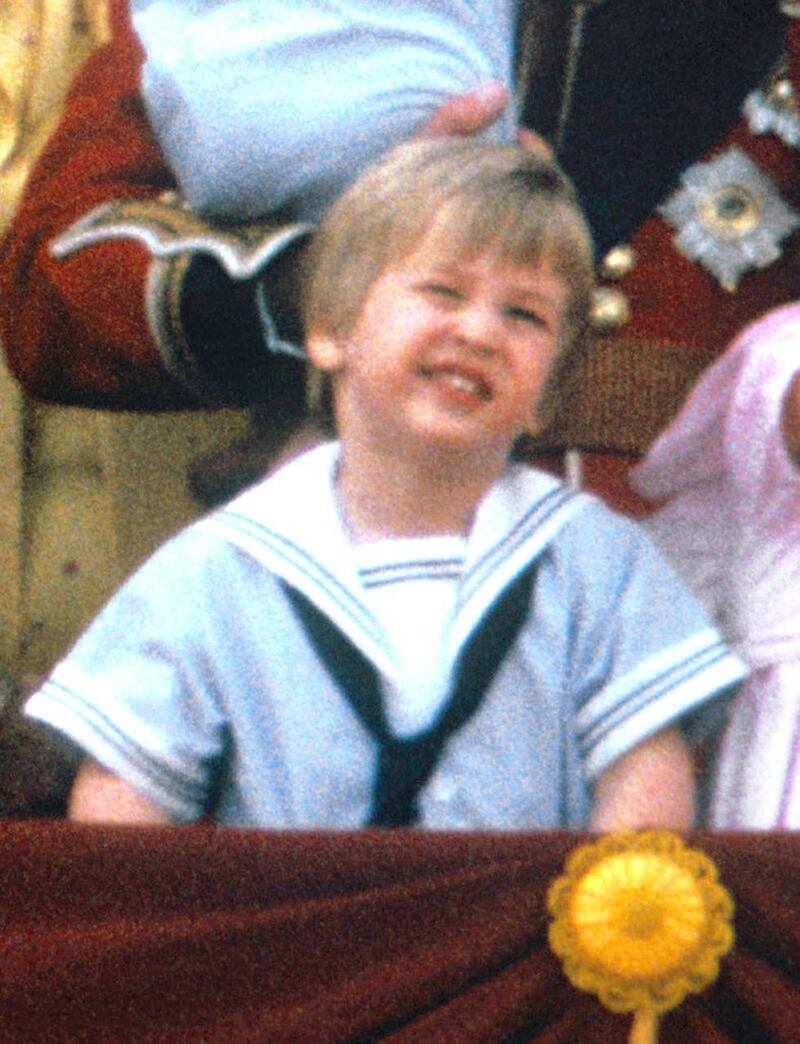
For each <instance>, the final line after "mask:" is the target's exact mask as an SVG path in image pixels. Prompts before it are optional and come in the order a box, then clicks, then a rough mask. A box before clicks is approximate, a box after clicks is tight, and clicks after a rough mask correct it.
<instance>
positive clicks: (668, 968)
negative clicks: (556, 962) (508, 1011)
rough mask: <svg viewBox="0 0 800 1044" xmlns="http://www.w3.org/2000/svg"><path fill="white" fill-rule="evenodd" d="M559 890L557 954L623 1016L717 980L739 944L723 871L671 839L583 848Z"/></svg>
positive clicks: (649, 837)
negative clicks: (722, 963) (735, 940)
mask: <svg viewBox="0 0 800 1044" xmlns="http://www.w3.org/2000/svg"><path fill="white" fill-rule="evenodd" d="M565 870H566V873H565V874H564V876H563V877H559V878H558V879H557V880H556V881H554V882H553V884H552V885H551V886H550V889H549V891H548V895H547V905H548V909H549V911H550V913H551V914H552V915H553V918H554V920H553V922H552V923H551V925H550V946H551V947H552V949H553V951H554V952H555V953H556V954H557V955H558V956H559V957H560V958H561V960H562V961H563V965H564V972H565V974H566V975H567V977H568V978H569V980H570V981H571V982H572V983H573V984H574V985H575V986H577V987H578V988H579V989H582V990H587V991H589V992H590V993H596V994H597V996H598V997H599V998H600V1000H601V1001H602V1003H603V1004H604V1005H605V1006H606V1007H608V1008H610V1009H611V1010H612V1011H616V1012H628V1011H637V1012H639V1013H642V1012H644V1013H649V1016H650V1017H652V1018H653V1019H655V1016H656V1015H657V1014H660V1013H662V1012H665V1011H668V1010H669V1009H670V1008H674V1007H675V1006H676V1005H677V1004H680V1002H681V1001H682V1000H683V998H684V997H685V996H686V994H687V993H690V992H693V993H698V992H700V991H701V990H703V989H705V988H706V987H707V986H708V985H709V984H710V983H712V982H713V981H714V979H715V978H716V977H717V974H718V972H719V960H720V958H721V957H722V956H723V955H724V954H725V953H727V952H728V950H729V949H730V948H731V946H732V945H733V928H732V927H731V917H732V915H733V900H732V899H731V896H730V894H729V893H728V891H727V890H726V889H725V888H724V887H723V886H722V885H721V884H720V883H719V880H718V874H717V868H716V866H715V865H714V863H713V862H712V860H711V859H709V858H708V856H706V855H704V854H703V853H702V852H697V851H695V850H693V849H689V848H686V846H685V845H684V843H683V841H682V840H681V839H680V838H679V837H678V836H677V835H675V834H672V833H670V832H668V831H658V830H650V831H642V832H640V833H617V834H609V835H608V836H606V837H604V838H602V839H601V840H600V841H598V842H597V843H595V844H590V845H582V846H581V847H580V848H577V849H576V850H575V851H574V852H572V854H571V855H570V857H569V858H568V860H567V864H566V867H565Z"/></svg>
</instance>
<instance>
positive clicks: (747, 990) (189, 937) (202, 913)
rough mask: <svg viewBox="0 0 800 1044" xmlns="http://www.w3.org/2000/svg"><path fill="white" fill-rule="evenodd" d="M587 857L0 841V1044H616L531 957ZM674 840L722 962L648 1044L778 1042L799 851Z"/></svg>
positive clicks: (246, 840) (546, 965) (51, 838)
mask: <svg viewBox="0 0 800 1044" xmlns="http://www.w3.org/2000/svg"><path fill="white" fill-rule="evenodd" d="M584 840H586V839H585V838H582V837H581V836H579V835H574V834H567V833H552V834H538V835H530V834H528V835H525V834H513V835H512V834H500V835H491V834H486V835H480V834H471V835H458V834H455V835H454V834H451V835H441V834H435V833H422V832H414V831H397V832H387V833H382V834H378V833H372V832H364V833H358V834H318V833H310V834H281V833H255V832H249V831H235V830H218V829H217V830H215V829H211V828H204V827H196V828H163V829H159V828H154V829H149V828H148V829H142V828H136V827H134V828H116V829H112V828H106V827H87V826H79V825H76V824H70V823H64V822H52V823H50V822H44V823H43V822H41V821H40V822H36V823H34V822H30V823H23V822H18V823H14V822H7V823H4V824H0V918H2V921H1V923H2V931H1V932H0V1039H2V1040H3V1041H25V1042H26V1044H29V1042H32V1041H36V1042H39V1041H47V1042H50V1041H64V1042H67V1041H69V1042H71V1044H72V1042H79V1041H93V1042H95V1041H114V1042H121V1041H136V1042H137V1044H138V1042H149V1041H174V1042H181V1044H184V1042H194V1041H198V1042H203V1044H213V1042H222V1041H224V1042H226V1044H229V1042H240V1041H269V1042H287V1044H288V1042H291V1044H301V1042H309V1044H311V1042H313V1044H324V1042H338V1041H354V1042H355V1041H359V1042H366V1041H373V1040H383V1039H388V1040H392V1041H397V1042H403V1044H408V1042H412V1041H414V1042H416V1041H419V1042H426V1044H427V1042H453V1044H470V1042H476V1044H477V1042H481V1044H483V1042H493V1041H498V1042H499V1041H504V1042H512V1041H513V1042H518V1041H528V1040H531V1041H537V1042H541V1044H545V1042H547V1044H555V1042H560V1041H564V1042H566V1041H570V1042H581V1044H593V1042H601V1041H602V1042H603V1044H615V1042H623V1041H625V1040H626V1039H627V1033H628V1030H629V1025H630V1020H629V1018H627V1017H625V1016H618V1015H612V1014H611V1013H609V1012H606V1011H605V1010H604V1009H603V1008H601V1006H600V1005H599V1003H598V1002H597V1001H596V1000H595V999H594V998H593V997H591V996H589V995H585V994H582V993H580V992H578V991H577V990H575V989H574V988H573V987H572V986H571V985H570V984H569V983H568V982H567V981H566V980H565V978H564V977H563V974H562V972H561V969H560V965H559V963H558V961H557V960H556V958H555V957H554V956H553V955H552V954H551V952H550V950H549V948H548V946H547V935H546V933H547V924H548V916H547V913H546V910H545V904H544V896H545V893H546V890H547V886H548V884H549V882H550V881H551V880H552V879H553V878H554V877H556V876H558V875H559V874H560V873H561V872H562V868H563V863H564V859H565V856H566V855H567V853H568V852H569V851H570V850H571V849H572V848H573V847H574V846H575V845H577V844H579V843H581V842H582V841H584ZM691 843H692V844H694V845H695V846H697V847H701V848H702V849H703V850H704V851H706V852H707V853H708V854H709V855H710V856H711V857H712V858H713V859H714V860H715V861H716V862H717V864H718V866H719V868H720V872H721V875H722V879H723V881H724V882H725V883H726V885H727V886H728V887H729V889H730V890H731V891H732V892H733V894H734V897H735V900H736V905H737V913H736V932H737V944H736V949H735V952H734V953H733V954H732V955H731V956H730V957H728V958H727V959H726V960H725V962H724V965H723V971H722V974H721V976H720V979H719V980H718V982H717V983H716V984H715V985H714V986H712V987H711V988H710V989H709V990H707V991H706V992H705V993H703V994H701V995H699V996H697V997H692V998H690V999H688V1000H687V1001H685V1002H684V1004H683V1005H681V1007H680V1008H678V1009H676V1010H675V1011H673V1012H672V1013H670V1014H669V1015H667V1016H666V1017H665V1019H664V1021H663V1023H662V1028H661V1034H660V1040H661V1042H662V1044H677V1042H681V1044H688V1042H713V1044H723V1042H726V1041H736V1042H741V1044H767V1042H772V1044H796V1042H798V1041H800V834H795V835H788V834H761V835H755V834H743V835H739V836H734V835H710V834H704V835H697V836H696V837H694V838H692V839H691Z"/></svg>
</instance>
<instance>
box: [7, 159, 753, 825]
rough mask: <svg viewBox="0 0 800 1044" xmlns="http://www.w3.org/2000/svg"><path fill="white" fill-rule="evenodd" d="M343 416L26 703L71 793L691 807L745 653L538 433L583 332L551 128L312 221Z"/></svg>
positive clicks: (245, 804)
mask: <svg viewBox="0 0 800 1044" xmlns="http://www.w3.org/2000/svg"><path fill="white" fill-rule="evenodd" d="M309 272H310V275H309V280H308V285H307V297H306V304H305V315H306V323H307V345H308V351H309V355H310V358H311V359H312V361H313V362H314V363H315V364H316V366H317V367H319V369H320V370H321V371H323V373H326V374H329V375H330V377H331V379H332V385H333V396H334V409H335V418H336V424H337V428H338V434H339V441H338V442H335V443H327V444H325V445H322V446H319V447H317V448H316V449H314V450H311V451H310V452H308V453H306V454H305V455H303V456H302V457H299V458H297V459H295V460H294V461H292V462H291V463H289V464H287V465H286V466H285V467H283V468H282V469H281V470H280V471H278V472H276V473H275V474H273V475H271V476H269V477H267V478H266V479H265V480H264V481H263V482H262V483H261V484H259V485H257V486H255V487H253V488H252V489H251V490H249V491H247V492H246V493H244V494H242V495H240V496H239V497H238V498H237V499H235V500H234V501H233V502H231V503H230V504H229V505H228V506H227V507H226V508H224V509H221V510H219V511H217V512H215V513H213V514H211V515H209V516H207V517H205V518H204V519H202V520H200V521H199V522H197V523H196V524H194V525H193V526H191V527H190V528H189V529H188V530H187V531H185V532H184V533H183V534H181V535H179V536H178V537H176V538H175V539H173V540H172V541H171V542H170V543H168V544H167V545H166V546H165V547H164V548H163V549H162V550H161V551H160V552H159V553H157V554H156V555H155V556H154V558H153V559H152V560H151V561H150V562H149V563H147V564H146V565H145V566H144V567H143V568H142V569H141V570H140V571H139V573H138V574H136V575H135V576H134V577H133V578H132V579H131V580H129V581H128V582H127V583H126V584H125V585H124V587H123V588H122V589H121V590H120V592H119V593H118V594H117V595H116V596H115V597H114V598H113V599H112V601H111V602H110V604H109V605H108V607H107V608H106V609H105V610H104V612H103V613H101V615H100V616H99V618H98V619H97V620H96V622H95V623H94V625H93V626H92V627H91V628H90V629H89V631H88V632H87V633H86V634H85V635H84V637H83V638H82V639H81V640H80V641H79V642H78V644H77V645H76V647H75V648H74V650H73V651H72V652H71V653H70V654H69V655H68V656H67V658H66V659H65V660H64V661H63V662H62V663H60V664H59V665H58V666H57V667H56V668H55V671H54V672H53V674H52V676H51V677H50V679H49V680H48V681H47V682H46V683H45V684H44V686H43V688H42V689H41V690H40V691H39V693H38V694H35V695H34V696H33V697H32V698H31V700H30V701H29V703H28V705H27V711H28V713H29V714H30V715H32V716H33V717H35V718H38V719H40V720H42V721H44V722H47V723H49V724H50V725H51V726H54V727H55V728H56V729H59V730H61V731H62V732H64V733H66V734H67V735H68V736H70V737H71V738H72V740H73V741H74V742H76V743H77V744H79V745H80V746H81V747H82V748H83V749H84V750H85V751H86V754H87V760H86V762H85V763H84V766H83V768H82V769H81V771H80V772H79V775H78V778H77V780H76V784H75V788H74V791H73V795H72V802H71V812H72V815H73V816H75V817H76V818H80V819H95V820H98V819H101V820H106V821H137V822H161V821H164V820H171V821H187V820H193V819H196V818H197V817H199V816H201V815H203V814H207V813H209V812H212V813H213V815H214V816H215V817H216V818H217V819H218V820H219V821H220V822H223V823H228V824H239V825H249V826H264V827H280V828H303V827H309V828H310V827H316V828H321V827H325V828H357V827H360V826H365V825H372V826H395V825H405V824H418V825H421V826H425V827H429V828H439V829H446V828H473V829H478V828H486V829H489V828H493V829H503V828H505V829H511V828H519V829H537V828H554V827H572V828H578V827H584V826H587V825H590V826H591V827H592V828H594V829H598V830H600V829H612V828H616V827H626V826H627V827H636V826H641V825H644V824H653V825H664V826H673V827H676V828H680V827H686V826H688V825H690V823H691V820H692V800H693V796H692V786H693V784H692V771H691V762H690V757H689V753H688V750H687V746H686V743H685V741H684V739H683V737H682V735H681V731H680V728H679V726H678V721H679V719H681V718H682V717H683V716H685V715H688V714H690V713H692V712H694V711H696V710H698V709H699V708H701V707H703V706H704V705H705V704H706V703H707V702H708V701H710V700H711V698H712V697H713V696H715V695H717V694H719V693H720V692H722V691H724V690H726V689H727V688H729V687H730V686H732V685H734V684H735V683H737V682H738V681H739V680H740V679H741V677H742V674H743V667H742V665H741V663H740V661H739V660H738V659H737V658H736V657H735V656H734V655H733V654H731V653H730V652H729V651H728V650H727V649H726V647H725V646H724V644H723V643H722V641H721V639H720V637H719V635H718V634H717V632H716V631H714V630H713V628H712V627H710V625H709V624H708V623H707V621H706V618H705V617H704V615H703V613H702V612H701V611H700V609H699V608H698V607H697V605H696V603H695V602H694V600H693V599H692V597H691V596H690V595H689V594H688V592H686V591H685V590H684V588H683V587H682V586H681V584H680V583H679V582H677V581H676V579H675V577H674V575H673V574H672V572H671V571H670V570H669V569H668V568H667V567H666V566H665V565H664V564H663V562H662V561H661V559H660V558H659V557H658V556H657V555H656V554H655V553H654V551H653V550H652V548H651V545H650V543H649V541H648V540H647V538H646V537H645V536H644V535H643V534H642V533H641V531H640V529H639V528H638V527H637V526H636V525H635V524H634V523H632V522H630V521H629V520H626V519H623V518H621V517H617V516H616V515H613V514H612V513H610V512H609V511H608V510H607V509H605V508H604V507H603V506H602V505H601V504H600V503H599V502H597V501H595V500H594V499H593V498H591V497H589V496H587V495H584V494H580V493H578V492H576V491H574V490H573V489H571V488H568V487H566V486H564V485H563V484H562V483H560V482H559V481H557V480H556V479H554V478H551V477H550V476H548V475H546V474H544V473H541V472H539V471H537V470H534V469H533V468H530V467H528V466H525V465H522V464H513V463H510V462H509V457H510V453H511V449H512V447H513V445H514V442H515V440H516V439H517V437H518V436H519V435H520V434H521V433H523V432H525V431H526V430H528V429H532V428H535V427H536V425H537V424H539V423H541V422H542V421H544V420H545V419H546V417H547V416H548V414H549V412H550V411H551V410H552V409H554V408H556V393H557V389H558V385H559V382H560V379H561V375H562V374H563V372H564V371H565V370H566V369H568V368H569V367H570V366H571V365H572V362H573V360H574V357H575V354H576V353H577V352H578V351H580V345H581V333H582V330H583V327H584V324H585V321H586V311H587V303H588V299H589V294H590V290H591V286H592V263H591V245H590V242H589V237H588V235H587V232H586V228H585V225H584V222H583V220H582V218H581V216H580V213H579V210H578V208H577V206H576V203H575V199H574V194H573V192H572V190H571V188H570V187H569V185H568V183H567V182H566V181H565V179H564V178H563V176H562V175H561V173H560V172H559V171H558V170H557V169H556V168H555V167H554V166H553V165H552V164H551V163H549V162H548V161H547V160H544V159H542V158H541V157H537V156H536V155H534V154H532V153H531V152H530V151H526V150H524V149H521V148H519V147H518V146H489V145H482V144H479V143H477V142H474V141H471V140H460V141H444V140H442V141H428V142H418V143H415V144H411V145H405V146H401V147H400V148H399V149H398V150H396V151H394V152H393V153H392V154H391V155H390V156H389V157H388V158H387V159H386V160H385V161H384V162H382V163H381V164H379V165H378V166H377V167H375V168H374V169H372V170H371V171H369V172H367V173H366V174H365V175H363V176H362V177H361V178H360V179H359V180H358V181H357V182H356V183H355V184H354V186H353V187H351V189H350V190H348V192H347V193H345V195H344V196H343V198H342V199H341V200H340V201H339V202H337V204H335V205H334V207H333V208H332V209H331V211H330V213H329V215H328V216H327V217H326V219H325V220H324V222H323V223H322V226H321V228H320V231H319V232H318V234H317V235H316V236H315V238H314V241H313V245H312V255H311V260H310V268H309Z"/></svg>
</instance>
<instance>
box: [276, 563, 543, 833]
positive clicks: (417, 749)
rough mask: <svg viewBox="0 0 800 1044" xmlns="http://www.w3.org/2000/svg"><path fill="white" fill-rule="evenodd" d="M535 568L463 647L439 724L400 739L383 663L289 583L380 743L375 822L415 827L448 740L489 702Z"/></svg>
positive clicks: (314, 636) (306, 622) (317, 644)
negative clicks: (389, 716) (390, 715)
mask: <svg viewBox="0 0 800 1044" xmlns="http://www.w3.org/2000/svg"><path fill="white" fill-rule="evenodd" d="M534 572H535V567H534V566H529V567H528V568H527V569H525V570H523V572H522V573H521V574H520V575H519V576H518V577H516V578H515V579H514V580H513V581H512V583H510V584H509V585H508V587H507V588H506V589H505V591H504V592H503V593H502V595H501V596H500V597H499V598H498V600H497V601H496V602H495V604H494V605H493V606H492V608H491V609H490V610H489V612H488V613H487V614H486V616H485V617H484V618H483V620H482V621H481V623H480V624H479V625H478V627H477V628H476V630H475V631H474V633H473V634H472V636H471V637H470V639H469V641H468V642H467V644H466V646H465V647H464V648H463V649H462V651H461V653H460V655H459V658H458V662H457V665H456V669H455V672H454V678H455V682H454V685H453V689H452V692H451V694H450V696H449V698H448V700H447V702H446V703H445V705H444V707H443V708H442V710H441V711H440V713H439V714H438V716H437V717H436V719H435V721H434V722H433V724H432V725H430V726H429V727H428V728H427V729H425V730H424V731H423V732H420V733H417V734H416V735H414V736H410V737H407V738H400V737H398V736H395V735H394V734H393V733H392V731H391V729H390V727H389V724H388V722H387V720H386V711H385V709H384V706H383V698H382V696H381V689H380V679H379V677H378V672H377V670H376V669H375V667H374V666H373V665H372V664H371V663H370V662H369V660H368V659H367V658H366V657H365V656H364V655H363V653H361V652H360V651H359V650H358V649H357V648H356V647H355V646H354V645H353V644H352V642H350V640H349V639H348V638H346V637H345V636H344V635H343V634H342V632H341V631H340V630H339V628H338V627H336V625H335V624H333V623H331V621H330V620H329V619H328V618H327V616H325V614H324V613H322V612H321V611H320V610H319V609H318V608H317V607H316V606H315V605H314V604H313V602H311V601H309V599H308V598H306V597H305V595H303V594H301V593H300V592H299V591H297V590H296V589H295V588H293V587H290V586H289V585H288V584H286V583H284V588H285V590H286V593H287V594H288V596H289V599H290V601H291V603H292V606H293V607H294V609H295V611H296V612H297V614H298V616H299V617H300V620H301V621H302V623H303V626H304V627H305V630H306V632H307V634H308V637H309V638H310V640H311V643H312V645H313V646H314V648H315V650H316V652H317V655H318V656H319V658H320V659H321V660H322V662H323V663H324V664H325V666H326V668H327V670H328V671H329V673H330V674H331V676H332V677H333V679H334V681H335V682H336V685H337V686H338V688H339V689H340V691H341V692H342V694H343V695H344V696H345V698H346V699H347V701H348V702H349V703H350V705H351V706H352V708H353V710H354V711H355V713H356V714H357V715H358V718H359V720H360V721H361V723H362V724H363V725H364V727H365V728H366V729H367V731H368V732H369V733H370V735H371V736H372V737H373V738H374V740H375V741H376V742H377V744H378V747H379V755H378V771H377V775H376V778H375V784H374V787H373V794H372V810H371V812H370V816H369V820H368V822H367V826H372V827H397V826H413V825H414V824H415V823H416V822H417V821H418V819H419V808H418V807H417V797H418V795H419V792H420V791H421V789H422V787H423V786H424V785H425V783H426V781H427V780H428V778H429V776H430V775H431V773H432V772H433V769H434V768H435V767H436V763H437V762H438V760H439V757H440V756H441V753H442V750H443V748H444V745H445V743H446V742H447V740H448V738H449V737H450V736H451V735H452V734H453V733H454V732H456V731H457V730H458V729H460V728H461V727H462V726H463V725H464V724H465V723H466V722H467V721H469V719H470V718H471V717H472V715H473V714H474V713H475V711H476V710H477V709H478V707H479V706H480V704H481V701H482V699H483V696H484V694H485V693H486V690H487V689H488V687H489V685H490V683H491V681H492V679H493V678H494V676H495V675H496V673H497V670H498V668H499V667H500V664H501V663H502V661H503V659H504V657H505V655H506V653H507V652H508V650H509V649H510V648H511V645H512V644H513V642H514V640H515V638H516V637H517V635H518V633H519V631H520V629H521V628H522V625H523V624H524V622H525V619H526V618H527V615H528V610H529V607H530V600H531V591H532V588H533V578H534Z"/></svg>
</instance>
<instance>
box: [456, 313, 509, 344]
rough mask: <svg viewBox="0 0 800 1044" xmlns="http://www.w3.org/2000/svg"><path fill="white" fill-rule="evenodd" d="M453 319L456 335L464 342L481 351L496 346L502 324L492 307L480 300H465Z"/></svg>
mask: <svg viewBox="0 0 800 1044" xmlns="http://www.w3.org/2000/svg"><path fill="white" fill-rule="evenodd" d="M455 319H456V325H457V330H458V335H459V336H460V337H461V339H462V340H463V341H464V342H466V343H467V344H469V345H471V346H472V347H474V348H478V349H480V350H482V351H494V350H495V349H496V348H497V346H498V338H499V336H500V334H501V331H502V326H501V323H500V317H499V316H498V315H497V312H496V310H495V309H494V308H492V307H490V306H489V305H487V304H484V303H482V302H480V301H472V302H467V303H465V304H464V305H463V307H462V308H460V309H459V311H458V315H457V316H456V317H455Z"/></svg>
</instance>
